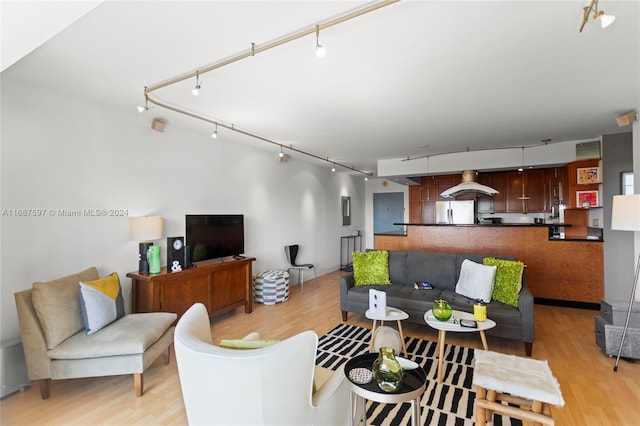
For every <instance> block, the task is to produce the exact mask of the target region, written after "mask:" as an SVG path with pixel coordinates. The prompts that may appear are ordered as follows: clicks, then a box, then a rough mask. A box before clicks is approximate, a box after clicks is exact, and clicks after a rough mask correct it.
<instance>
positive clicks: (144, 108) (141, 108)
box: [138, 88, 149, 113]
mask: <svg viewBox="0 0 640 426" xmlns="http://www.w3.org/2000/svg"><path fill="white" fill-rule="evenodd" d="M145 89H146V88H145ZM145 111H149V98H147V97H146V96H145V97H144V106H141V105H138V112H141V113H142V112H145Z"/></svg>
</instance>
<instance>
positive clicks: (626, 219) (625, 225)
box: [611, 194, 640, 231]
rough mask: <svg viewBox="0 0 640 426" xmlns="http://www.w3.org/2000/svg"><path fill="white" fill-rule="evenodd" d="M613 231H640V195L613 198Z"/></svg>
mask: <svg viewBox="0 0 640 426" xmlns="http://www.w3.org/2000/svg"><path fill="white" fill-rule="evenodd" d="M611 229H612V230H614V231H640V194H632V195H614V196H613V208H612V209H611Z"/></svg>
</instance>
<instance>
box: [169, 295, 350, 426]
mask: <svg viewBox="0 0 640 426" xmlns="http://www.w3.org/2000/svg"><path fill="white" fill-rule="evenodd" d="M317 345H318V338H317V336H316V334H315V333H314V332H313V331H305V332H303V333H300V334H297V335H295V336H293V337H291V338H289V339H286V340H283V341H281V342H279V343H276V344H273V345H271V346H267V347H264V348H262V349H247V350H235V349H225V348H222V347H218V346H215V345H213V343H212V339H211V326H210V324H209V316H208V315H207V311H206V308H205V307H204V305H202V304H200V303H197V304H195V305H193V306H192V307H191V308H189V310H188V311H187V312H186V313H185V314H184V315H183V316H182V317H181V318H180V320H179V321H178V324H177V325H176V333H175V337H174V347H175V351H176V362H177V364H178V373H179V375H180V385H181V387H182V396H183V398H184V405H185V409H186V412H187V419H188V421H189V424H191V425H345V424H350V423H351V416H350V402H349V401H350V396H349V385H348V381H347V379H346V378H345V376H344V372H343V370H342V368H340V369H338V370H337V371H335V372H331V371H329V377H328V379H327V380H326V381H325V382H324V383H323V384H322V385H321V386H319V388H318V389H317V390H316V391H315V392H313V389H312V388H313V381H314V370H315V357H316V349H317Z"/></svg>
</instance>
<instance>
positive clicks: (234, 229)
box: [186, 214, 244, 262]
mask: <svg viewBox="0 0 640 426" xmlns="http://www.w3.org/2000/svg"><path fill="white" fill-rule="evenodd" d="M186 239H187V242H186V244H187V245H188V246H189V250H190V254H191V261H192V262H198V261H200V260H208V259H217V258H220V257H227V256H240V255H241V254H242V253H244V215H241V214H224V215H220V214H188V215H186Z"/></svg>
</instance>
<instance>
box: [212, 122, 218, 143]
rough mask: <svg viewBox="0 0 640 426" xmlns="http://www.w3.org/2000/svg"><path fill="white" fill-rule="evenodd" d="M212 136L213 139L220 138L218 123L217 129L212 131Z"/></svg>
mask: <svg viewBox="0 0 640 426" xmlns="http://www.w3.org/2000/svg"><path fill="white" fill-rule="evenodd" d="M211 137H212V138H213V139H218V125H217V124H216V129H215V130H214V131H213V133H211Z"/></svg>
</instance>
